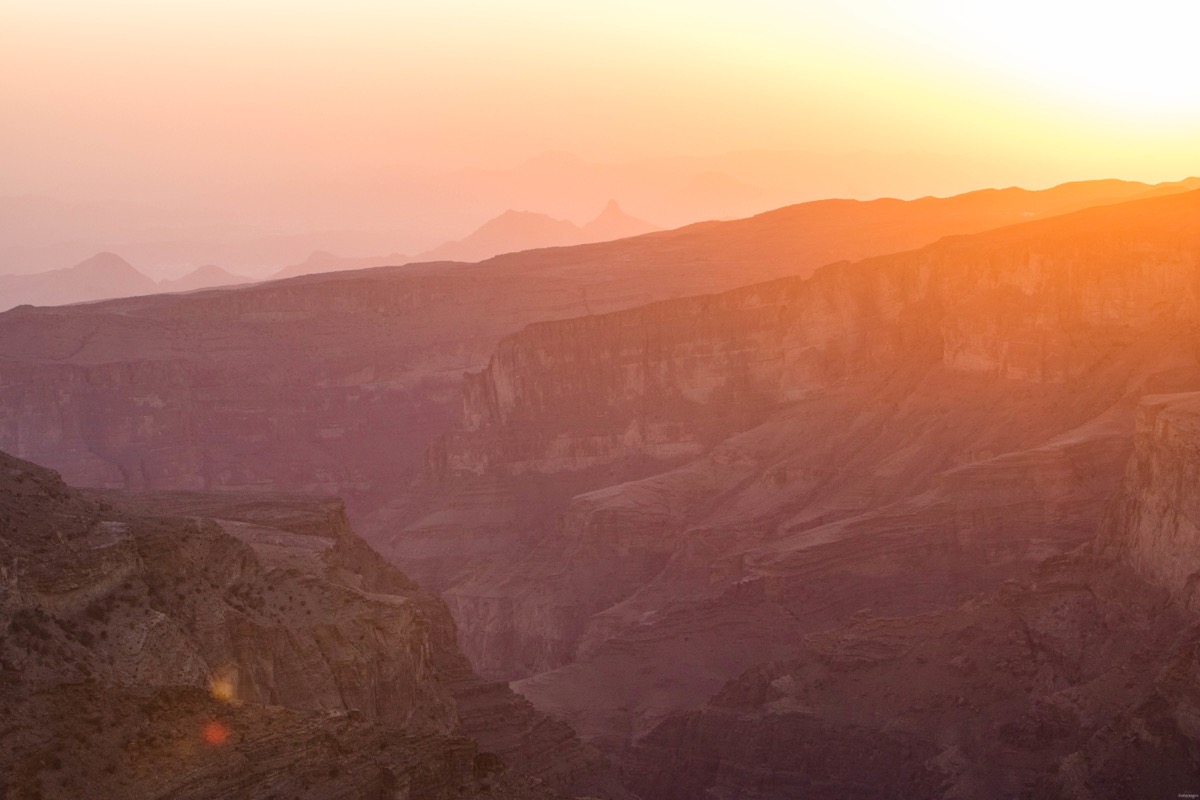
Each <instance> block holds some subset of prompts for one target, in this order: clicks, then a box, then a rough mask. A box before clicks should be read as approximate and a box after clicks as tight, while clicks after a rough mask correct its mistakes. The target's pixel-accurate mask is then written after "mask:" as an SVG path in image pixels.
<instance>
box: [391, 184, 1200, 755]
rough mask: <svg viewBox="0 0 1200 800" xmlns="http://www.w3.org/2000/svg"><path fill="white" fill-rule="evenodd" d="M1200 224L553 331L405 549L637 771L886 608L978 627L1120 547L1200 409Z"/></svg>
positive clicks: (441, 458)
mask: <svg viewBox="0 0 1200 800" xmlns="http://www.w3.org/2000/svg"><path fill="white" fill-rule="evenodd" d="M1198 212H1200V194H1192V195H1187V196H1181V197H1178V198H1167V199H1164V200H1162V201H1146V202H1144V203H1139V204H1130V205H1126V206H1120V207H1112V208H1106V209H1096V210H1092V211H1089V212H1083V213H1080V214H1077V215H1072V216H1068V217H1063V218H1061V219H1057V220H1046V221H1043V222H1040V223H1034V224H1029V225H1022V226H1017V227H1014V228H1011V229H1005V230H1003V231H996V232H992V233H988V234H980V235H978V236H974V237H964V238H960V239H952V240H947V241H945V242H942V243H940V244H938V245H934V246H930V247H928V248H924V249H922V250H918V251H913V252H910V253H905V254H900V255H897V256H893V257H887V258H880V259H871V260H868V261H865V262H860V263H858V264H852V265H845V264H843V265H833V266H830V267H827V268H824V269H822V270H819V271H818V272H817V273H816V274H815V275H814V276H813V277H812V278H811V279H808V280H800V279H795V280H792V279H789V280H783V281H775V282H772V283H768V284H762V285H756V286H752V287H748V288H745V289H740V290H735V291H732V292H728V293H725V294H722V295H716V296H706V297H700V298H689V299H685V300H680V301H670V302H664V303H659V304H654V305H651V306H647V307H643V308H640V309H634V310H630V311H623V312H617V313H614V314H609V315H598V316H593V317H588V318H584V319H579V320H571V321H566V322H562V323H547V324H542V325H537V326H532V327H530V328H528V329H527V330H525V331H523V332H522V333H521V334H518V335H516V336H513V337H510V338H509V339H507V340H505V341H504V342H503V343H502V344H501V345H500V347H499V348H498V350H497V353H496V355H495V356H494V358H493V360H492V362H491V364H490V365H489V367H488V368H487V370H485V371H484V372H482V373H480V374H478V375H476V376H474V377H472V378H471V379H469V381H468V385H467V387H466V390H465V396H464V410H463V415H462V417H461V419H460V421H459V423H458V424H457V426H456V427H455V429H454V430H453V431H452V432H451V433H450V434H448V435H447V436H446V437H445V439H444V440H443V441H442V442H441V443H440V444H439V445H438V447H436V448H435V449H434V450H433V451H432V453H431V458H430V470H429V474H428V477H427V479H426V480H425V481H424V482H423V483H421V484H419V485H417V486H416V487H415V488H414V489H413V491H411V492H410V493H409V494H408V495H407V496H406V497H404V498H403V499H402V501H401V502H399V503H397V504H396V505H395V506H394V507H393V509H392V511H393V512H394V516H391V517H389V518H388V523H389V524H394V525H395V526H396V528H397V529H398V532H397V533H395V534H394V535H393V536H392V537H391V538H390V539H388V540H386V544H387V547H388V553H389V554H390V555H391V556H392V557H393V558H394V559H396V560H397V561H398V562H399V563H404V564H406V565H408V566H409V567H410V568H411V569H412V570H413V572H414V574H416V575H417V576H418V577H419V578H420V579H421V580H422V581H430V582H432V584H433V585H435V586H436V587H437V588H438V590H439V591H441V592H442V593H443V594H444V596H445V597H446V598H447V601H448V603H449V604H450V607H451V609H452V610H453V612H454V614H455V617H456V620H457V621H458V623H459V626H460V631H461V633H462V640H463V646H464V649H465V650H466V652H467V653H468V655H469V656H470V658H471V659H472V661H473V662H474V663H475V664H476V665H477V666H478V667H479V668H480V669H481V670H483V671H484V672H485V674H489V675H493V676H497V677H505V678H518V679H522V680H521V682H520V683H519V684H518V689H519V690H520V691H521V692H522V693H524V694H526V695H527V696H528V697H530V698H531V699H532V700H533V701H534V702H535V704H537V705H539V707H541V708H543V709H547V710H551V711H552V712H553V713H555V714H559V715H562V716H564V717H565V718H567V719H569V720H570V721H571V722H572V724H573V725H574V726H575V727H576V728H577V730H580V731H581V732H582V733H583V735H584V736H585V738H588V739H589V740H591V741H594V742H597V743H599V744H601V745H603V746H604V747H606V748H608V749H610V750H611V751H613V752H621V751H622V750H623V749H624V748H625V747H627V746H628V745H629V743H630V742H631V741H632V740H634V739H636V738H637V737H638V736H641V735H643V734H644V733H645V732H646V731H648V730H650V729H651V728H652V727H653V726H654V725H656V724H657V723H658V722H659V721H661V720H662V718H663V717H664V716H665V715H666V714H668V713H670V712H671V711H672V710H675V709H679V708H686V707H689V706H692V705H695V704H696V703H700V702H702V701H703V699H704V698H706V697H708V696H711V694H712V693H713V692H714V691H716V690H717V689H718V688H719V687H720V686H721V684H722V683H723V682H724V681H725V680H728V679H729V678H732V677H734V676H736V675H737V674H739V673H740V672H742V671H743V670H745V669H747V668H749V667H752V666H753V665H754V664H756V663H760V662H762V661H763V660H765V659H770V658H785V657H787V656H788V655H789V653H790V652H791V648H793V647H794V646H795V643H796V642H798V641H800V640H802V639H803V638H804V637H805V636H807V635H809V634H811V633H813V632H815V631H820V630H823V629H827V628H829V627H834V626H839V625H843V624H845V623H846V622H847V621H849V620H850V619H851V617H852V616H853V614H854V613H855V612H857V611H859V610H862V609H871V610H872V611H873V612H874V613H877V614H881V615H889V616H892V615H904V614H914V613H924V612H930V611H934V610H936V609H939V608H946V607H952V606H954V605H955V604H957V603H959V602H961V601H962V600H964V599H965V598H967V597H969V596H971V595H974V594H976V593H978V592H980V591H982V590H986V589H987V588H988V587H990V586H995V585H997V584H999V583H1000V582H1002V581H1003V580H1005V579H1008V578H1013V577H1019V576H1022V575H1025V574H1028V572H1029V570H1030V569H1032V568H1033V566H1034V565H1036V564H1037V563H1039V562H1040V561H1042V560H1043V559H1045V558H1047V557H1048V556H1051V555H1053V554H1055V553H1061V552H1065V551H1067V550H1070V549H1071V548H1073V547H1075V546H1076V545H1078V544H1079V543H1081V542H1083V541H1085V540H1086V539H1088V538H1089V537H1091V536H1093V535H1094V533H1095V530H1096V526H1097V525H1098V524H1099V520H1100V514H1101V511H1102V509H1103V504H1104V501H1105V499H1106V498H1107V497H1108V496H1109V494H1110V493H1111V492H1112V491H1113V489H1114V488H1115V487H1116V485H1117V483H1118V481H1119V480H1120V477H1121V473H1122V469H1123V467H1124V464H1125V463H1126V460H1127V459H1128V456H1129V453H1130V448H1131V446H1132V430H1133V419H1134V410H1135V408H1136V405H1137V402H1138V400H1139V398H1140V397H1142V396H1143V395H1146V394H1151V393H1154V392H1163V391H1186V390H1195V389H1197V388H1200V364H1198V363H1197V359H1196V355H1197V353H1196V349H1195V346H1194V331H1195V324H1196V322H1197V308H1198V306H1197V296H1198V295H1197V274H1198V272H1197V269H1196V265H1197V255H1198V254H1200V228H1198V227H1197V222H1196V220H1197V219H1198V218H1200V215H1198ZM531 487H536V491H535V490H534V489H533V488H531ZM530 496H536V501H535V502H533V503H526V502H524V499H525V498H527V497H530Z"/></svg>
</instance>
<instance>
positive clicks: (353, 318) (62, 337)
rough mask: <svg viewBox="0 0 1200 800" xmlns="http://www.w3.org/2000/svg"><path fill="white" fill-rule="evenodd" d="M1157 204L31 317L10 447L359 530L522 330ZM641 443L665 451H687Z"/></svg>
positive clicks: (1082, 199) (986, 199)
mask: <svg viewBox="0 0 1200 800" xmlns="http://www.w3.org/2000/svg"><path fill="white" fill-rule="evenodd" d="M1179 188H1180V187H1177V186H1164V187H1162V188H1161V189H1159V191H1177V190H1178V189H1179ZM1147 191H1155V190H1152V189H1151V187H1147V186H1145V185H1142V184H1129V183H1122V182H1118V181H1100V182H1094V183H1086V184H1069V185H1065V186H1063V187H1058V188H1056V189H1052V190H1047V191H1044V192H1026V191H1023V190H1018V189H1013V190H1005V191H1002V192H996V191H986V192H977V193H972V194H968V195H962V196H960V197H955V198H925V199H922V200H918V201H912V202H902V201H899V200H880V201H873V202H869V203H861V202H856V201H827V202H820V203H806V204H803V205H799V206H794V207H790V208H785V209H780V210H779V211H776V212H771V213H768V214H762V215H759V216H757V217H754V218H752V219H748V220H739V221H735V222H727V223H704V224H701V225H695V226H689V227H688V228H684V229H680V230H678V231H666V232H660V233H654V234H650V235H647V236H642V237H638V238H636V239H630V240H625V241H619V242H611V243H605V244H595V245H586V246H580V247H572V248H558V249H549V250H543V251H537V252H531V253H522V254H516V255H510V256H504V257H500V258H496V259H493V260H491V261H489V262H486V263H484V264H481V265H478V266H469V267H467V266H463V265H455V266H450V265H445V264H442V265H423V266H422V265H409V266H403V267H389V268H380V269H373V270H363V271H360V272H353V273H339V274H329V275H320V276H309V277H304V278H297V279H293V280H288V281H281V282H275V283H269V284H265V285H258V286H253V287H245V288H240V289H236V290H229V291H207V292H200V293H195V294H190V295H186V296H160V297H147V298H139V299H130V300H122V301H113V302H106V303H98V304H92V305H88V306H82V307H73V308H69V309H67V308H61V309H30V308H19V309H15V310H13V311H11V312H9V313H6V314H2V315H0V448H3V449H4V450H6V451H8V452H11V453H14V454H16V455H17V456H20V457H23V458H28V459H30V460H33V461H35V462H37V463H42V464H46V465H48V466H51V467H53V468H55V469H58V470H59V471H61V472H62V474H63V475H64V476H65V477H66V478H67V480H68V481H69V482H70V483H72V484H74V485H85V486H102V487H109V488H125V489H133V490H153V489H217V488H243V489H254V490H296V491H305V492H319V493H327V494H337V495H338V496H341V497H345V498H346V499H347V502H348V504H349V506H350V509H351V513H352V514H354V515H355V518H356V523H361V522H363V521H364V520H365V517H366V515H367V514H368V512H371V511H373V510H375V509H377V508H379V507H380V506H382V505H383V504H384V503H385V502H386V501H388V500H390V499H391V497H392V496H393V495H394V490H395V487H396V486H399V485H404V484H405V483H406V482H407V481H408V480H409V479H411V477H412V476H413V475H414V474H415V473H416V472H417V471H418V470H419V469H420V467H421V465H422V459H423V455H424V453H425V450H426V449H427V447H428V446H429V445H430V444H432V443H433V441H434V440H435V439H436V438H437V436H438V435H439V434H441V433H442V432H443V431H444V430H445V429H446V428H447V426H448V425H449V424H450V422H451V421H452V419H453V418H454V416H455V413H456V410H457V405H458V402H459V396H460V392H459V388H460V381H461V375H462V373H463V371H465V370H477V369H479V368H481V367H483V366H485V365H486V363H487V359H488V356H489V355H490V354H491V353H492V351H493V350H494V348H495V346H496V343H497V342H498V341H499V340H500V339H501V338H502V337H503V336H505V335H506V334H510V333H513V332H515V331H518V330H520V329H521V328H522V327H524V326H525V325H527V324H529V323H532V322H536V321H539V320H552V319H564V318H569V317H576V316H580V315H584V314H592V313H603V312H608V311H613V310H616V309H621V308H630V307H634V306H637V305H640V304H643V303H647V302H652V301H655V300H662V299H666V298H670V297H677V296H680V295H686V294H695V293H700V292H714V291H723V290H727V289H732V288H734V287H736V286H741V285H745V284H747V283H752V282H754V281H760V280H768V279H772V278H778V277H782V276H785V275H795V274H800V275H806V274H809V273H811V271H812V270H814V269H816V268H817V267H819V266H820V265H822V264H826V263H829V262H831V261H836V260H838V259H856V258H862V257H865V256H869V255H875V254H879V253H884V252H890V251H894V250H900V249H904V248H908V247H915V246H920V245H923V244H926V243H928V242H930V241H933V240H935V239H937V238H938V237H941V236H945V235H948V234H958V233H966V232H971V231H978V230H984V229H987V228H991V227H995V226H997V225H1003V224H1009V223H1012V222H1017V221H1020V220H1021V219H1024V218H1026V217H1025V215H1028V214H1033V215H1035V216H1044V215H1047V214H1053V213H1061V212H1063V211H1067V210H1072V209H1076V208H1082V207H1086V206H1088V205H1091V204H1095V203H1100V202H1112V201H1115V200H1118V199H1121V198H1127V197H1131V196H1135V195H1137V194H1140V193H1145V192H1147ZM622 432H623V431H622ZM604 435H605V436H608V435H609V433H608V432H607V431H606V432H605V434H604ZM645 435H646V436H648V437H650V438H652V439H653V438H654V437H658V438H661V439H662V440H663V441H664V442H665V443H666V444H665V446H666V447H668V448H670V447H674V446H675V445H674V444H673V442H674V441H675V439H676V438H678V435H677V434H676V433H674V432H673V431H672V430H671V429H670V428H668V429H666V430H664V431H658V432H655V431H649V432H647V433H646V434H645ZM601 444H602V446H603V447H604V448H605V449H611V446H610V445H609V444H606V443H604V442H602V443H601ZM572 457H574V456H572ZM360 527H361V525H360ZM366 532H367V533H368V534H373V533H375V531H374V530H368V531H366Z"/></svg>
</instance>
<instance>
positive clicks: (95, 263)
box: [70, 250, 149, 280]
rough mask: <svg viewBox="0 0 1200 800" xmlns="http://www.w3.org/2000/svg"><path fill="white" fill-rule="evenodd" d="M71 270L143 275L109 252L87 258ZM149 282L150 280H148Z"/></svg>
mask: <svg viewBox="0 0 1200 800" xmlns="http://www.w3.org/2000/svg"><path fill="white" fill-rule="evenodd" d="M70 269H72V270H79V271H80V272H115V271H121V272H130V271H132V272H137V273H138V274H139V275H141V274H142V273H140V272H138V270H137V269H136V268H135V267H134V266H133V265H132V264H130V263H129V262H128V261H126V260H125V259H123V258H121V257H120V256H119V255H117V254H116V253H112V252H109V251H107V250H105V251H102V252H99V253H96V255H94V256H92V257H91V258H85V259H84V260H83V261H80V262H79V263H78V264H76V265H75V266H73V267H70ZM147 280H149V279H147Z"/></svg>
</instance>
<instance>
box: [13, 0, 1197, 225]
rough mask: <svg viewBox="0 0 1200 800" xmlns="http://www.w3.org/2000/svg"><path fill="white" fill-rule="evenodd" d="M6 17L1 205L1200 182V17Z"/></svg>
mask: <svg viewBox="0 0 1200 800" xmlns="http://www.w3.org/2000/svg"><path fill="white" fill-rule="evenodd" d="M0 19H2V20H3V23H2V25H0V108H3V109H4V111H3V117H2V118H0V196H3V197H11V196H22V195H36V196H39V197H55V198H66V199H72V200H86V201H93V202H105V201H108V200H112V201H113V202H117V201H121V202H162V201H164V199H171V200H172V201H179V200H180V199H181V198H184V197H190V198H192V199H195V198H197V197H208V198H209V199H210V202H212V203H217V204H225V203H228V202H232V203H234V204H235V205H236V204H237V203H238V202H240V200H239V198H242V197H254V198H255V203H256V206H255V208H257V209H258V211H259V217H256V220H258V222H260V223H261V212H262V209H264V208H267V207H271V206H272V203H274V204H275V205H276V206H278V207H279V208H285V207H286V205H287V203H286V200H287V198H286V197H285V195H286V193H287V192H288V191H299V190H297V189H296V188H295V187H299V186H307V187H309V189H307V190H305V191H311V187H314V186H320V185H322V184H325V185H328V184H331V183H336V184H339V185H341V184H348V183H353V182H354V181H356V180H358V181H362V180H364V179H365V177H364V176H372V175H374V176H379V175H386V174H395V175H409V174H410V172H411V170H414V169H416V170H425V171H429V172H431V173H435V174H436V173H437V172H438V171H439V170H442V171H445V170H455V169H461V168H492V169H503V168H507V167H511V166H513V165H517V164H521V163H523V162H525V161H526V160H528V159H531V158H535V157H538V156H540V155H541V154H544V153H547V152H558V153H568V154H572V155H574V156H578V157H581V158H583V159H587V160H590V161H593V162H598V163H626V162H630V163H636V162H639V161H640V160H645V159H661V158H669V157H679V156H689V157H705V156H715V155H719V154H722V153H729V152H734V151H777V152H798V153H807V154H830V155H834V156H845V155H847V154H853V153H857V152H871V153H877V154H895V155H896V157H897V158H903V157H905V156H904V154H908V153H914V152H916V153H921V154H923V157H926V158H931V159H932V161H931V162H930V163H933V164H934V166H933V168H932V169H931V174H932V173H937V172H939V169H938V166H937V164H938V160H939V159H940V160H941V162H940V163H942V164H943V165H944V169H942V170H941V171H942V172H945V171H949V170H953V169H958V168H959V167H958V165H961V164H963V163H971V164H975V165H981V164H982V165H984V166H985V167H987V169H983V170H980V171H979V172H978V174H979V175H980V179H989V180H994V181H995V182H997V183H1003V184H1006V185H1008V184H1013V183H1023V184H1026V185H1028V184H1040V185H1050V184H1052V183H1054V182H1057V181H1059V180H1062V179H1067V178H1091V177H1121V178H1129V179H1138V180H1147V181H1159V180H1169V179H1179V178H1183V177H1185V176H1187V175H1190V174H1196V173H1198V172H1200V81H1197V80H1196V79H1195V76H1197V75H1200V48H1196V47H1195V46H1194V44H1193V42H1192V41H1191V39H1192V37H1193V36H1194V32H1195V31H1196V30H1200V4H1195V3H1185V2H1179V0H1171V2H1163V0H1142V1H1141V2H1138V3H1128V2H1122V3H1113V2H1099V1H1093V2H1088V3H1083V2H1071V3H1067V2H1054V0H1043V1H1042V2H1034V1H1033V0H1007V1H1006V2H1005V3H986V4H984V3H965V2H950V1H946V2H942V1H941V0H905V1H904V2H901V0H857V1H855V0H850V1H849V2H802V1H800V2H785V1H784V0H739V1H738V2H732V1H726V0H659V1H658V2H653V1H652V0H639V2H630V1H629V0H606V2H603V3H587V4H584V3H576V2H563V1H562V0H556V1H555V2H549V1H544V0H519V1H518V2H481V1H480V0H438V2H426V1H425V0H388V1H385V0H337V2H332V1H325V0H322V1H320V2H318V1H317V0H288V1H287V2H282V1H281V0H206V1H205V2H186V3H183V2H173V1H172V0H0ZM389 170H391V171H392V172H390V173H389V172H388V171H389ZM406 170H408V171H409V172H406ZM973 174H974V173H973ZM1006 178H1011V180H1006ZM400 182H402V181H400V179H397V183H400ZM938 186H940V184H939V185H934V184H933V183H931V182H924V183H923V182H922V180H921V179H920V177H919V176H917V177H914V178H913V179H912V180H911V181H910V182H909V183H907V184H900V185H894V184H893V185H889V186H888V187H887V189H889V190H890V191H891V193H894V194H899V195H905V194H908V195H911V196H919V195H921V194H923V193H927V192H928V191H929V190H935V189H937V188H938ZM1030 188H1037V187H1036V186H1031V187H1030ZM394 189H395V191H403V187H402V186H396V187H394ZM376 191H378V189H376ZM861 191H862V193H866V194H870V193H871V191H872V188H871V186H869V185H864V186H863V187H862V190H861ZM231 198H232V200H231ZM247 202H248V201H247ZM366 203H367V201H365V200H364V201H363V202H362V203H358V204H357V205H355V204H352V205H355V207H356V208H357V207H359V206H363V205H364V204H366ZM197 207H198V206H196V205H195V204H193V205H192V206H189V208H197ZM546 210H552V209H546ZM280 213H281V214H283V215H284V216H286V213H285V212H280ZM314 224H315V223H314ZM330 224H334V223H333V222H330ZM339 224H340V223H339Z"/></svg>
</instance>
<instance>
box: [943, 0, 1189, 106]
mask: <svg viewBox="0 0 1200 800" xmlns="http://www.w3.org/2000/svg"><path fill="white" fill-rule="evenodd" d="M938 11H939V13H940V15H941V16H942V21H943V23H944V24H945V26H946V31H945V34H944V36H943V37H942V41H943V43H944V44H945V45H947V46H950V47H954V48H957V49H959V50H960V51H961V52H962V53H963V54H964V55H966V56H967V57H968V58H970V59H972V60H974V61H976V62H978V63H979V64H980V66H983V67H985V68H987V69H988V70H990V71H993V72H1003V73H1006V74H1008V75H1010V76H1012V77H1015V78H1017V79H1019V80H1020V81H1021V82H1022V83H1023V84H1024V85H1025V86H1026V87H1028V86H1033V87H1038V88H1039V89H1040V90H1042V91H1049V92H1051V93H1054V94H1057V95H1059V96H1060V97H1064V98H1072V97H1073V98H1077V99H1078V100H1079V101H1082V102H1085V103H1088V104H1090V105H1098V106H1100V107H1104V108H1107V109H1110V110H1116V111H1125V112H1130V113H1152V114H1157V115H1162V114H1166V115H1170V116H1187V117H1192V116H1197V115H1200V81H1197V80H1196V76H1197V75H1200V48H1197V47H1196V46H1195V44H1194V42H1193V41H1191V40H1192V38H1193V37H1194V35H1195V32H1196V31H1197V30H1200V5H1198V4H1194V3H1181V2H1169V3H1164V2H1148V3H1138V4H1136V5H1133V4H1127V3H1095V4H1092V3H1088V4H1085V3H1075V2H1070V3H1063V2H1059V3H1046V2H1036V0H1012V1H1011V2H1008V3H1003V4H992V3H944V2H943V3H938Z"/></svg>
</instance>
